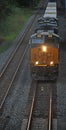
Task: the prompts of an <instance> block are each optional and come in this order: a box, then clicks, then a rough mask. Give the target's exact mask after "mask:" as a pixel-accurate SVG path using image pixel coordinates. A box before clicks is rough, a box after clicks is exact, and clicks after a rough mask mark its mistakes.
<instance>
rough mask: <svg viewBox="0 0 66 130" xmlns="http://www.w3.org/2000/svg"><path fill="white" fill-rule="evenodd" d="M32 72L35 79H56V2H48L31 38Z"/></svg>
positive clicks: (57, 42)
mask: <svg viewBox="0 0 66 130" xmlns="http://www.w3.org/2000/svg"><path fill="white" fill-rule="evenodd" d="M29 43H30V72H31V77H32V79H34V80H56V79H57V76H58V68H59V35H58V19H57V11H56V2H48V5H47V8H46V10H45V14H44V15H43V16H42V17H40V18H39V19H38V22H37V27H36V29H35V32H34V34H33V35H31V37H30V40H29Z"/></svg>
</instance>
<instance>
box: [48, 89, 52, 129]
mask: <svg viewBox="0 0 66 130" xmlns="http://www.w3.org/2000/svg"><path fill="white" fill-rule="evenodd" d="M48 130H52V90H50V105H49V118H48Z"/></svg>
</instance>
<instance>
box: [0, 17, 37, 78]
mask: <svg viewBox="0 0 66 130" xmlns="http://www.w3.org/2000/svg"><path fill="white" fill-rule="evenodd" d="M35 17H36V16H35V15H34V18H33V19H32V21H31V24H30V26H28V27H27V29H26V32H24V33H23V36H22V38H20V39H19V41H18V43H19V44H18V45H17V47H16V48H15V50H14V51H13V52H12V53H11V55H10V57H9V58H8V61H7V63H6V65H5V66H4V68H3V70H2V71H1V73H0V78H1V77H2V75H3V74H4V72H5V70H6V69H7V67H8V65H9V63H10V62H11V60H12V59H13V57H14V55H15V54H16V52H17V51H18V48H19V47H20V45H21V44H22V41H23V39H24V37H25V35H26V33H27V31H28V30H29V29H30V27H31V26H32V24H33V22H34V20H35Z"/></svg>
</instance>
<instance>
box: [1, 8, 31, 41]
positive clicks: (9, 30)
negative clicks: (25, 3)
mask: <svg viewBox="0 0 66 130" xmlns="http://www.w3.org/2000/svg"><path fill="white" fill-rule="evenodd" d="M12 11H13V13H12V14H10V15H9V16H7V17H6V19H5V20H2V22H1V23H0V41H2V40H12V39H14V38H15V37H16V36H17V35H18V33H19V32H20V30H21V29H22V28H23V26H24V24H25V23H26V21H27V19H28V18H29V17H30V15H31V13H32V11H31V10H30V9H28V8H22V9H21V8H18V7H12Z"/></svg>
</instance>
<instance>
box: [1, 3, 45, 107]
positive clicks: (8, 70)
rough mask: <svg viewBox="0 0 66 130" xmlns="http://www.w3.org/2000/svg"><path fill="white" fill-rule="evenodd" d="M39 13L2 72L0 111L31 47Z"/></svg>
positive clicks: (32, 20)
mask: <svg viewBox="0 0 66 130" xmlns="http://www.w3.org/2000/svg"><path fill="white" fill-rule="evenodd" d="M42 3H43V2H42ZM38 12H39V10H37V12H36V14H34V16H33V18H32V19H31V22H30V25H29V26H28V27H27V28H26V31H25V32H24V34H23V35H22V38H20V39H19V41H18V44H17V47H16V48H15V50H14V51H13V52H12V54H11V56H10V57H9V59H8V61H7V63H6V65H5V67H4V68H3V69H2V71H1V72H0V109H1V108H2V106H3V103H4V102H5V99H6V97H7V95H8V92H9V90H10V88H11V86H12V83H13V81H14V79H15V77H16V74H17V72H18V70H19V67H20V64H21V62H22V61H23V58H24V55H25V53H26V51H27V48H28V46H29V45H28V41H29V37H30V35H31V33H33V30H34V27H35V24H36V21H37V19H38V17H39V16H40V14H38Z"/></svg>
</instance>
